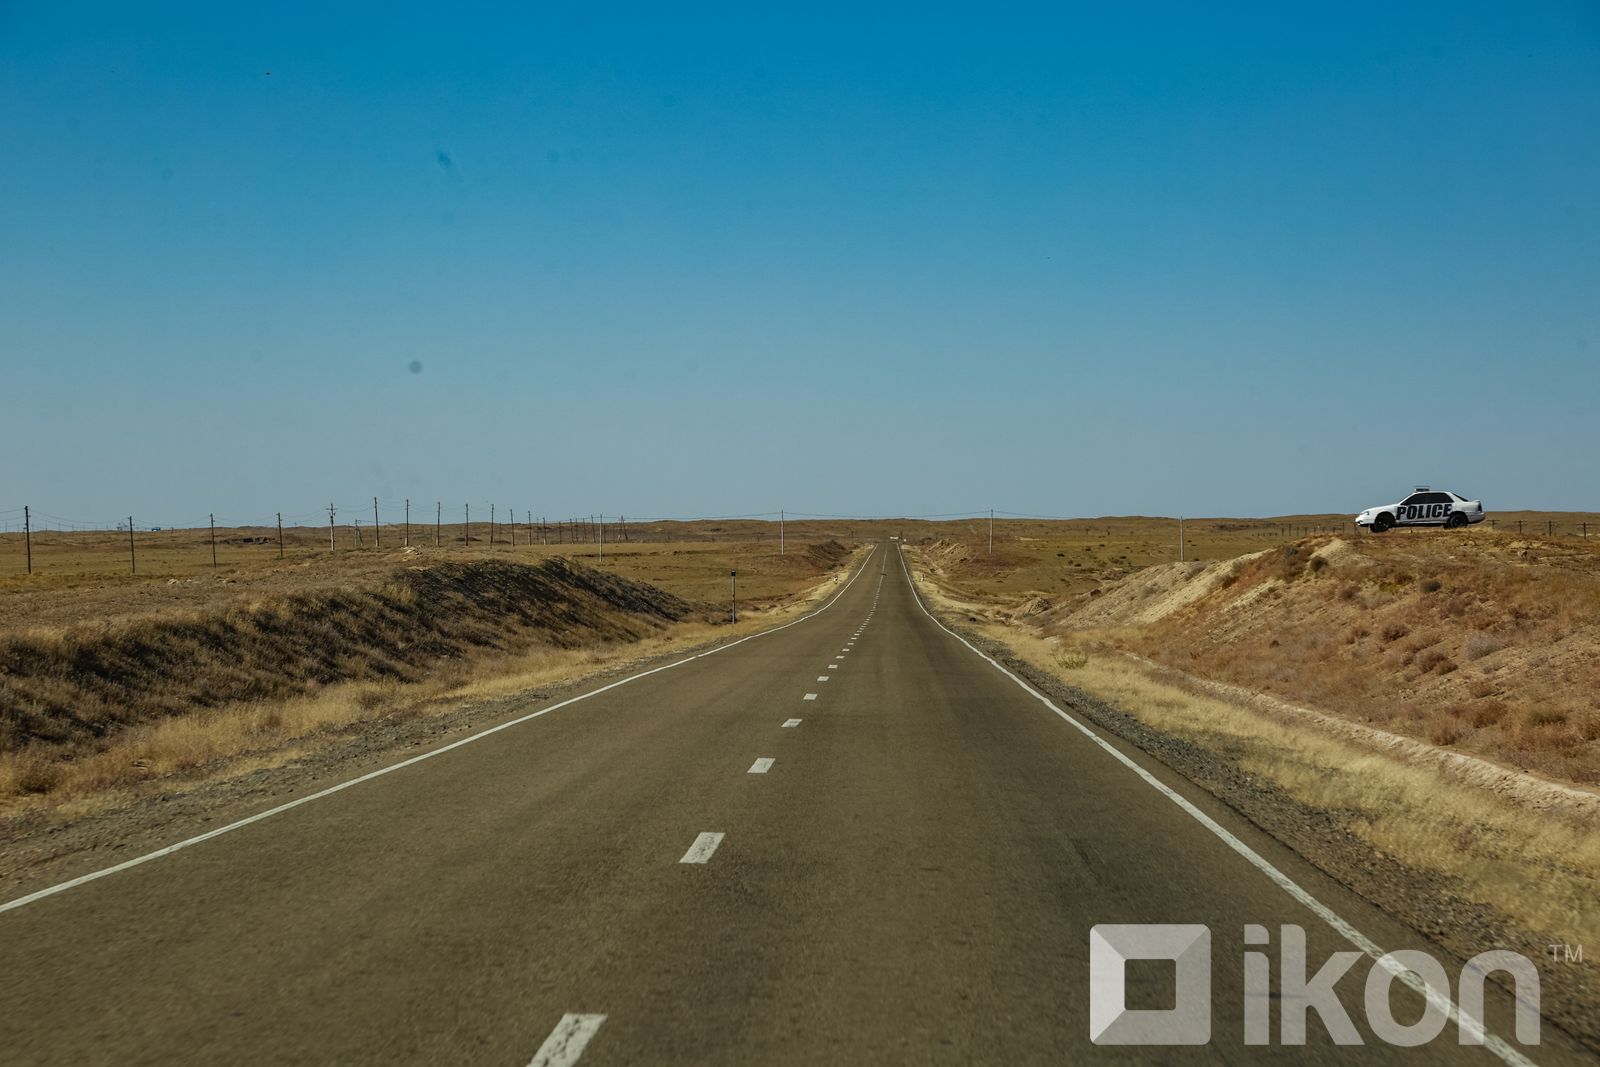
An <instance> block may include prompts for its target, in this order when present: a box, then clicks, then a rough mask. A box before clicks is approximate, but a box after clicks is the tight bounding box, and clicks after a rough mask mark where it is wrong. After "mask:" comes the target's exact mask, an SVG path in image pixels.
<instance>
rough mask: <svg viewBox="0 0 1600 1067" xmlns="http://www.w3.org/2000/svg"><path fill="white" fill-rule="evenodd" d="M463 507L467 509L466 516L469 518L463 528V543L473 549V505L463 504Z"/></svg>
mask: <svg viewBox="0 0 1600 1067" xmlns="http://www.w3.org/2000/svg"><path fill="white" fill-rule="evenodd" d="M461 506H462V507H463V508H465V509H466V516H467V521H466V525H464V526H462V527H461V543H462V544H464V545H466V546H467V547H468V548H471V547H472V505H471V504H462V505H461Z"/></svg>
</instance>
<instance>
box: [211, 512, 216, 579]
mask: <svg viewBox="0 0 1600 1067" xmlns="http://www.w3.org/2000/svg"><path fill="white" fill-rule="evenodd" d="M211 569H212V570H216V569H217V517H216V516H215V515H212V516H211Z"/></svg>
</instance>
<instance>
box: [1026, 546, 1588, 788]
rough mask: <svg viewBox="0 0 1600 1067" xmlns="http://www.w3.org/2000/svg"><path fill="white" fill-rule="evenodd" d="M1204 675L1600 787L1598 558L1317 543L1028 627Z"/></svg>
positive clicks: (1168, 569)
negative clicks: (1087, 636)
mask: <svg viewBox="0 0 1600 1067" xmlns="http://www.w3.org/2000/svg"><path fill="white" fill-rule="evenodd" d="M1029 621H1030V622H1032V623H1034V624H1035V625H1041V626H1042V627H1043V628H1044V629H1045V630H1046V631H1047V632H1050V633H1056V634H1062V633H1067V632H1070V631H1083V630H1095V631H1103V632H1106V633H1107V635H1108V636H1110V637H1112V639H1113V641H1114V643H1115V644H1117V645H1119V646H1121V647H1124V648H1128V649H1130V650H1132V651H1135V652H1138V653H1140V654H1141V655H1144V656H1146V657H1147V658H1149V659H1152V660H1155V661H1157V662H1160V663H1164V664H1167V665H1170V666H1175V667H1179V668H1181V669H1183V670H1184V671H1186V672H1189V673H1191V674H1194V675H1198V676H1201V677H1205V678H1210V679H1214V680H1218V681H1224V682H1229V683H1232V684H1236V685H1240V686H1244V687H1246V688H1248V689H1251V690H1255V691H1258V692H1265V693H1271V694H1274V695H1277V696H1280V697H1283V698H1285V699H1289V700H1292V701H1296V702H1300V703H1305V704H1310V705H1313V706H1316V707H1321V708H1326V709H1330V710H1334V711H1338V712H1340V713H1342V714H1344V715H1346V716H1348V717H1351V718H1354V719H1357V720H1359V721H1364V722H1367V723H1370V724H1372V725H1374V726H1379V727H1381V728H1383V729H1386V730H1389V731H1392V732H1394V733H1399V734H1406V735H1411V736H1414V737H1419V738H1422V739H1425V740H1427V741H1429V742H1431V743H1433V744H1436V745H1441V746H1447V747H1453V748H1456V749H1459V750H1463V751H1470V752H1473V753H1476V754H1479V755H1484V756H1488V757H1490V758H1492V759H1495V760H1498V761H1501V762H1504V763H1508V764H1510V765H1512V766H1515V767H1518V768H1522V769H1526V770H1532V771H1535V772H1538V773H1541V774H1544V775H1547V776H1550V777H1555V778H1560V779H1565V780H1567V781H1572V782H1578V783H1584V784H1593V783H1596V782H1600V546H1596V545H1593V544H1590V543H1585V542H1583V541H1580V540H1570V539H1568V540H1546V539H1542V538H1523V537H1518V536H1516V535H1514V534H1504V533H1501V534H1490V533H1487V532H1485V533H1476V532H1475V534H1474V535H1472V536H1465V537H1463V536H1452V535H1451V534H1449V533H1444V532H1408V533H1405V534H1392V535H1389V536H1387V537H1382V538H1379V537H1370V536H1369V537H1361V538H1344V537H1318V538H1306V539H1302V540H1299V541H1295V542H1292V543H1289V544H1286V545H1283V546H1281V547H1277V548H1273V549H1269V550H1266V551H1263V552H1257V553H1253V554H1251V555H1248V556H1244V557H1241V558H1239V559H1234V560H1226V561H1222V562H1218V563H1207V564H1182V563H1172V564H1164V565H1159V566H1154V567H1149V568H1145V569H1144V570H1141V571H1139V572H1137V573H1135V574H1133V575H1131V576H1129V577H1127V578H1123V579H1121V580H1119V581H1116V582H1112V583H1110V584H1108V585H1106V586H1104V587H1102V588H1100V589H1096V590H1094V591H1092V592H1090V593H1087V594H1083V595H1081V596H1078V597H1075V598H1071V599H1070V600H1068V601H1067V602H1065V603H1058V604H1056V605H1055V606H1053V607H1051V608H1050V609H1049V610H1048V611H1045V612H1043V613H1042V614H1040V615H1038V616H1037V617H1036V618H1033V619H1030V620H1029Z"/></svg>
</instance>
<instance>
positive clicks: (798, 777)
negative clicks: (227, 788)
mask: <svg viewBox="0 0 1600 1067" xmlns="http://www.w3.org/2000/svg"><path fill="white" fill-rule="evenodd" d="M1069 716H1070V713H1069V712H1066V711H1064V710H1057V709H1056V708H1054V707H1052V706H1051V705H1049V704H1047V703H1046V702H1045V701H1043V700H1042V699H1041V698H1040V697H1038V696H1037V695H1036V694H1034V693H1032V692H1031V691H1030V690H1028V689H1027V688H1026V687H1024V686H1023V685H1022V684H1020V683H1019V682H1018V681H1017V680H1016V679H1014V678H1012V677H1011V676H1009V675H1008V674H1006V673H1005V672H1003V671H1002V670H1000V669H998V668H997V667H996V666H995V665H994V664H992V663H990V662H988V661H987V660H986V659H985V658H984V657H983V656H981V655H980V654H979V653H978V652H976V651H975V650H974V649H972V648H970V647H969V646H967V645H966V644H965V643H964V642H963V641H962V640H960V639H959V638H958V637H957V636H955V635H953V634H951V633H950V632H948V631H946V630H945V629H944V628H943V627H942V626H940V625H939V623H938V622H937V621H936V620H935V619H933V618H932V617H931V616H930V615H929V614H928V613H927V612H926V611H925V610H924V608H923V606H922V605H921V603H920V602H919V600H918V598H917V596H916V594H915V592H914V590H913V587H912V585H911V582H910V579H909V574H908V572H907V569H906V567H905V565H904V563H903V562H902V559H901V556H900V552H899V550H898V549H897V548H896V547H895V546H893V545H880V546H878V547H877V548H875V549H874V550H873V551H872V552H871V553H870V555H868V556H867V557H866V558H865V559H864V561H863V562H862V563H861V564H860V565H859V566H858V567H857V569H856V570H854V571H853V572H852V576H851V578H850V580H849V582H848V584H845V585H844V586H843V588H842V590H841V591H840V592H839V593H838V594H837V595H836V596H835V597H834V599H832V600H831V601H828V602H826V604H825V606H824V607H822V609H821V610H820V611H817V612H816V613H815V614H813V615H810V616H808V617H806V618H804V619H802V620H800V621H798V622H794V623H791V624H789V625H786V626H784V627H781V628H779V629H776V630H773V631H770V632H768V633H766V634H763V635H759V636H757V637H755V638H751V639H746V640H743V641H741V642H738V643H733V644H730V645H727V646H725V647H723V648H720V649H717V650H715V651H714V652H711V653H708V654H705V655H700V656H690V657H682V658H679V659H676V660H672V661H670V663H669V664H668V665H664V668H663V669H656V670H654V671H653V672H649V673H644V674H641V675H638V676H635V677H633V678H632V679H631V680H627V681H625V682H623V683H621V684H617V683H609V684H607V685H605V686H604V687H603V688H602V687H600V686H599V685H598V684H597V686H596V691H594V692H592V693H591V694H588V695H585V696H582V697H579V698H577V699H573V700H567V701H562V702H560V703H559V704H553V705H549V706H545V705H539V704H530V705H529V707H528V708H527V712H526V713H525V715H524V716H523V717H520V718H519V719H518V720H517V721H515V722H514V723H513V724H511V725H507V726H504V727H503V728H498V729H496V730H494V731H493V732H485V733H482V734H480V735H479V736H477V737H476V738H475V739H473V740H471V741H470V743H456V744H453V745H452V746H450V747H448V748H447V749H442V750H439V751H437V752H436V753H433V754H429V755H427V756H425V757H424V758H421V759H419V760H416V761H414V762H410V763H409V764H408V765H406V766H403V767H399V768H398V769H395V770H394V771H393V772H392V773H383V774H378V775H376V776H371V777H368V778H366V779H365V780H361V781H359V782H357V783H356V784H353V785H351V786H350V787H348V788H344V789H340V790H338V791H336V792H332V793H329V794H328V795H321V796H317V797H316V798H314V799H311V800H309V801H308V802H306V803H302V804H298V805H296V806H293V807H289V808H287V809H285V810H281V811H276V812H275V813H273V814H270V815H268V816H267V817H265V818H260V819H258V820H257V821H254V822H251V823H249V824H248V825H242V826H237V827H236V828H233V829H230V830H227V832H224V833H220V834H218V835H216V836H213V837H210V838H209V839H207V840H204V841H200V842H197V843H194V844H192V845H189V846H187V847H183V848H181V849H178V850H175V851H172V852H171V853H169V854H166V855H161V856H158V857H153V858H150V859H149V860H148V861H146V862H141V863H136V864H133V865H131V866H128V867H127V868H126V869H122V870H118V871H115V872H113V873H109V874H106V875H105V876H104V877H98V878H92V879H90V880H87V881H83V882H81V883H79V884H72V885H67V886H62V887H48V886H39V887H37V888H38V889H39V890H41V892H40V893H37V894H35V895H32V896H30V897H25V898H19V900H18V901H13V902H12V903H11V905H8V906H7V907H6V909H5V910H4V911H3V912H0V993H3V1000H0V1003H3V1004H4V1005H5V1010H4V1012H3V1013H0V1061H3V1062H4V1063H6V1064H13V1065H16V1064H68V1063H70V1064H91V1063H92V1064H99V1063H107V1064H109V1063H116V1064H124V1065H125V1064H157V1063H161V1064H165V1063H205V1064H213V1063H246V1064H314V1063H350V1064H377V1063H383V1064H450V1063H470V1064H500V1065H505V1067H522V1065H526V1064H530V1063H537V1064H571V1063H579V1062H581V1063H582V1064H584V1065H585V1067H588V1065H591V1064H624V1063H636V1064H648V1063H683V1064H703V1063H710V1064H761V1063H775V1064H802V1063H811V1064H827V1063H996V1064H1001V1063H1003V1064H1024V1063H1072V1062H1127V1063H1135V1062H1148V1061H1150V1060H1152V1059H1157V1060H1162V1061H1178V1060H1182V1061H1184V1062H1210V1061H1217V1062H1238V1061H1242V1060H1251V1059H1254V1058H1257V1057H1259V1058H1263V1059H1265V1058H1272V1059H1276V1060H1278V1061H1280V1062H1318V1063H1369V1062H1372V1063H1389V1062H1464V1063H1481V1064H1485V1065H1494V1064H1500V1063H1523V1062H1528V1061H1532V1062H1539V1063H1546V1062H1550V1063H1568V1062H1588V1061H1587V1060H1586V1058H1585V1057H1584V1056H1583V1054H1581V1053H1580V1052H1578V1051H1575V1050H1574V1048H1573V1047H1571V1046H1570V1045H1569V1044H1568V1043H1567V1042H1566V1041H1565V1039H1564V1038H1562V1036H1561V1035H1560V1034H1559V1033H1558V1032H1556V1031H1555V1030H1554V1028H1553V1027H1551V1026H1549V1025H1548V1024H1547V1025H1546V1026H1545V1028H1544V1036H1545V1040H1544V1043H1543V1044H1542V1045H1540V1046H1539V1047H1535V1048H1527V1047H1524V1046H1523V1045H1521V1044H1519V1043H1517V1042H1515V1041H1514V1040H1511V1035H1512V1034H1513V1032H1514V1027H1513V1025H1512V1020H1511V1015H1510V1008H1509V1005H1508V1004H1507V1003H1506V1001H1507V998H1506V997H1504V996H1503V995H1502V994H1498V993H1496V994H1493V995H1492V996H1491V1001H1490V1006H1489V1009H1488V1012H1487V1015H1488V1023H1489V1027H1490V1030H1491V1031H1492V1035H1493V1036H1492V1037H1491V1045H1490V1046H1489V1047H1483V1046H1476V1047H1462V1046H1461V1045H1459V1044H1458V1040H1457V1027H1456V1025H1455V1024H1454V1023H1451V1025H1450V1026H1448V1027H1447V1028H1446V1030H1445V1032H1444V1033H1443V1034H1442V1035H1441V1036H1440V1037H1438V1038H1437V1039H1436V1040H1433V1041H1431V1042H1429V1043H1428V1044H1425V1045H1422V1046H1420V1047H1417V1048H1410V1049H1406V1048H1400V1047H1395V1046H1392V1045H1389V1044H1386V1043H1382V1042H1380V1041H1378V1040H1377V1039H1376V1038H1375V1037H1374V1035H1373V1032H1372V1030H1371V1028H1370V1026H1369V1025H1368V1022H1367V1019H1366V1015H1365V1013H1364V1011H1363V1007H1362V1003H1361V1001H1362V996H1361V994H1362V989H1363V983H1364V979H1365V976H1366V975H1367V973H1368V971H1369V970H1370V968H1371V959H1370V952H1369V951H1368V950H1369V949H1371V948H1375V949H1377V950H1379V951H1386V950H1392V949H1399V948H1428V945H1427V942H1426V941H1425V940H1423V939H1422V938H1420V937H1419V936H1418V935H1417V934H1416V933H1414V932H1413V931H1411V930H1409V929H1407V928H1405V927H1404V926H1402V925H1400V924H1398V923H1397V922H1395V921H1394V920H1392V919H1390V918H1389V917H1388V916H1386V915H1385V914H1384V913H1383V912H1381V911H1380V910H1378V909H1376V908H1374V907H1373V906H1371V905H1370V904H1368V903H1366V902H1365V901H1363V900H1361V899H1360V898H1358V897H1356V896H1354V895H1353V894H1351V893H1349V892H1348V891H1346V890H1344V889H1342V888H1341V887H1340V886H1339V885H1337V884H1335V883H1333V882H1331V881H1330V880H1329V879H1328V878H1326V877H1324V876H1322V875H1321V874H1320V873H1319V872H1318V871H1316V870H1315V869H1313V868H1312V867H1310V866H1309V865H1308V864H1306V863H1304V862H1303V861H1301V860H1300V859H1299V858H1298V857H1297V856H1296V855H1294V854H1293V853H1291V852H1289V851H1288V850H1286V849H1284V848H1282V847H1281V846H1279V845H1277V844H1276V843H1275V842H1274V841H1273V840H1272V839H1270V838H1268V837H1266V836H1265V835H1264V834H1262V833H1260V832H1259V831H1257V830H1256V829H1255V828H1254V827H1252V826H1251V825H1249V824H1248V823H1246V822H1244V821H1243V820H1242V819H1240V818H1238V817H1237V816H1236V815H1234V814H1233V813H1232V812H1231V811H1229V810H1228V809H1226V808H1225V807H1224V806H1222V805H1221V804H1219V803H1217V802H1215V801H1214V800H1213V799H1211V798H1210V797H1209V796H1207V795H1205V794H1204V793H1202V792H1201V791H1199V790H1197V789H1194V788H1192V787H1190V786H1189V785H1188V784H1187V783H1185V782H1184V781H1183V780H1181V779H1179V778H1177V777H1176V776H1175V775H1172V774H1171V773H1169V772H1167V771H1166V770H1165V769H1164V768H1162V767H1161V766H1160V765H1159V764H1156V763H1154V762H1153V761H1151V760H1149V759H1148V758H1147V757H1145V756H1144V755H1142V754H1139V753H1137V752H1131V751H1130V750H1128V749H1127V748H1126V747H1125V746H1123V745H1122V744H1121V743H1120V742H1116V741H1114V740H1110V739H1105V738H1102V737H1099V736H1098V735H1095V734H1092V733H1091V732H1090V731H1089V730H1088V729H1087V728H1086V727H1085V726H1083V725H1080V724H1078V723H1076V722H1075V721H1073V720H1072V719H1071V718H1070V717H1069ZM1130 762H1131V764H1134V765H1136V766H1134V765H1130ZM1140 768H1143V771H1142V772H1141V770H1140ZM202 829H207V830H208V829H210V827H200V828H190V829H189V830H188V831H187V832H188V833H189V834H194V833H198V832H200V830H202ZM183 836H185V835H184V834H182V833H179V834H177V835H175V836H174V838H173V840H174V841H175V842H176V841H178V840H180V838H182V837H183ZM1127 923H1158V924H1203V925H1205V926H1206V927H1209V929H1210V931H1211V937H1212V949H1211V964H1210V975H1211V996H1210V1002H1211V1004H1212V1005H1214V1009H1213V1011H1212V1013H1211V1016H1212V1024H1211V1033H1210V1038H1209V1042H1208V1043H1207V1044H1205V1045H1204V1046H1202V1047H1192V1048H1148V1047H1140V1046H1127V1045H1097V1044H1095V1043H1094V1042H1092V1041H1091V1037H1090V1034H1091V1018H1090V994H1089V988H1090V986H1089V979H1090V970H1089V957H1090V930H1091V928H1093V927H1094V926H1096V925H1097V924H1127ZM1285 925H1289V926H1298V927H1302V928H1304V930H1305V935H1306V938H1307V943H1308V948H1307V957H1308V959H1309V961H1310V964H1309V969H1310V970H1312V971H1314V970H1316V968H1317V967H1318V966H1319V965H1321V964H1322V963H1323V961H1325V960H1327V959H1328V958H1329V957H1331V956H1333V954H1334V953H1336V952H1341V951H1343V952H1352V951H1353V952H1358V953H1363V955H1362V956H1361V958H1360V959H1358V960H1357V961H1356V962H1355V964H1354V965H1353V966H1352V968H1351V972H1350V974H1349V975H1348V976H1347V977H1346V978H1345V979H1343V980H1342V981H1341V983H1340V985H1339V992H1340V996H1341V999H1342V1003H1343V1004H1344V1005H1345V1006H1346V1008H1347V1010H1348V1012H1349V1015H1350V1017H1351V1018H1352V1019H1353V1020H1355V1024H1356V1026H1357V1028H1358V1029H1359V1031H1360V1035H1361V1037H1362V1038H1363V1040H1364V1044H1363V1045H1361V1046H1359V1047H1351V1046H1338V1045H1335V1044H1334V1043H1333V1041H1331V1040H1330V1038H1329V1035H1328V1033H1327V1031H1326V1030H1325V1029H1324V1027H1323V1025H1322V1023H1320V1022H1319V1021H1318V1018H1317V1017H1316V1016H1315V1015H1313V1016H1312V1017H1311V1019H1310V1021H1309V1024H1308V1041H1309V1044H1308V1045H1307V1046H1306V1047H1305V1048H1301V1049H1288V1050H1285V1049H1282V1048H1274V1047H1259V1046H1253V1045H1247V1044H1245V1038H1244V1025H1243V1023H1242V1018H1243V1015H1244V1012H1245V1011H1246V1010H1247V1007H1248V1005H1249V1003H1250V1002H1251V1001H1252V999H1254V1000H1256V1001H1262V1000H1263V999H1264V1000H1265V1003H1266V1006H1267V1008H1270V1010H1271V1012H1272V1040H1273V1041H1274V1042H1277V1041H1279V1040H1280V1037H1279V1028H1278V1019H1277V1012H1278V1008H1279V1004H1280V998H1279V997H1278V996H1277V995H1276V994H1274V995H1273V996H1271V997H1267V998H1262V997H1259V996H1256V995H1255V994H1253V993H1247V991H1246V981H1245V974H1246V967H1245V963H1244V953H1243V950H1242V948H1241V932H1242V931H1243V930H1244V929H1245V928H1246V927H1247V926H1260V927H1263V928H1265V929H1266V930H1267V931H1269V932H1270V934H1271V944H1270V946H1268V947H1267V948H1266V949H1264V950H1263V951H1264V952H1266V953H1268V954H1269V955H1270V958H1271V960H1272V961H1273V966H1274V968H1275V969H1276V967H1277V960H1278V947H1279V939H1280V935H1279V931H1280V929H1281V928H1282V927H1283V926H1285ZM1486 947H1488V946H1486ZM1441 959H1443V960H1444V963H1445V969H1446V970H1447V971H1448V972H1449V975H1450V982H1451V985H1452V987H1453V986H1454V985H1455V983H1456V977H1457V975H1458V972H1459V967H1460V962H1459V961H1454V960H1449V959H1447V958H1443V957H1441ZM1173 981H1174V978H1173V970H1172V967H1171V965H1168V967H1167V969H1166V970H1165V971H1164V972H1163V971H1162V970H1161V968H1159V967H1150V966H1143V967H1140V966H1135V965H1131V964H1130V969H1129V971H1128V982H1129V986H1130V992H1129V994H1128V998H1129V1006H1130V1007H1135V1008H1159V1007H1162V1006H1164V1002H1167V1001H1171V1000H1172V998H1173V996H1174V995H1175V994H1174V992H1173V988H1172V987H1173ZM1273 988H1274V990H1276V989H1277V976H1276V971H1275V973H1274V985H1273ZM1395 989H1396V990H1398V991H1399V992H1398V994H1397V995H1396V997H1395V1001H1394V1004H1395V1008H1394V1014H1395V1015H1396V1017H1397V1018H1399V1019H1401V1020H1402V1021H1410V1020H1413V1019H1415V1018H1416V1017H1417V1015H1418V1013H1419V1012H1420V1011H1421V1010H1422V1002H1421V998H1420V997H1419V996H1417V995H1416V994H1414V993H1413V992H1411V991H1409V990H1406V989H1404V988H1403V987H1401V986H1400V985H1398V984H1396V986H1395ZM1446 994H1447V995H1448V991H1446ZM1446 1003H1447V1004H1448V1003H1449V1001H1446ZM1502 1039H1503V1040H1504V1042H1506V1043H1501V1042H1502ZM1524 1056H1526V1060H1525V1059H1523V1057H1524Z"/></svg>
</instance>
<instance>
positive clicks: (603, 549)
mask: <svg viewBox="0 0 1600 1067" xmlns="http://www.w3.org/2000/svg"><path fill="white" fill-rule="evenodd" d="M605 561H606V517H605V516H604V515H602V516H600V562H601V564H602V565H604V563H605Z"/></svg>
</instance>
